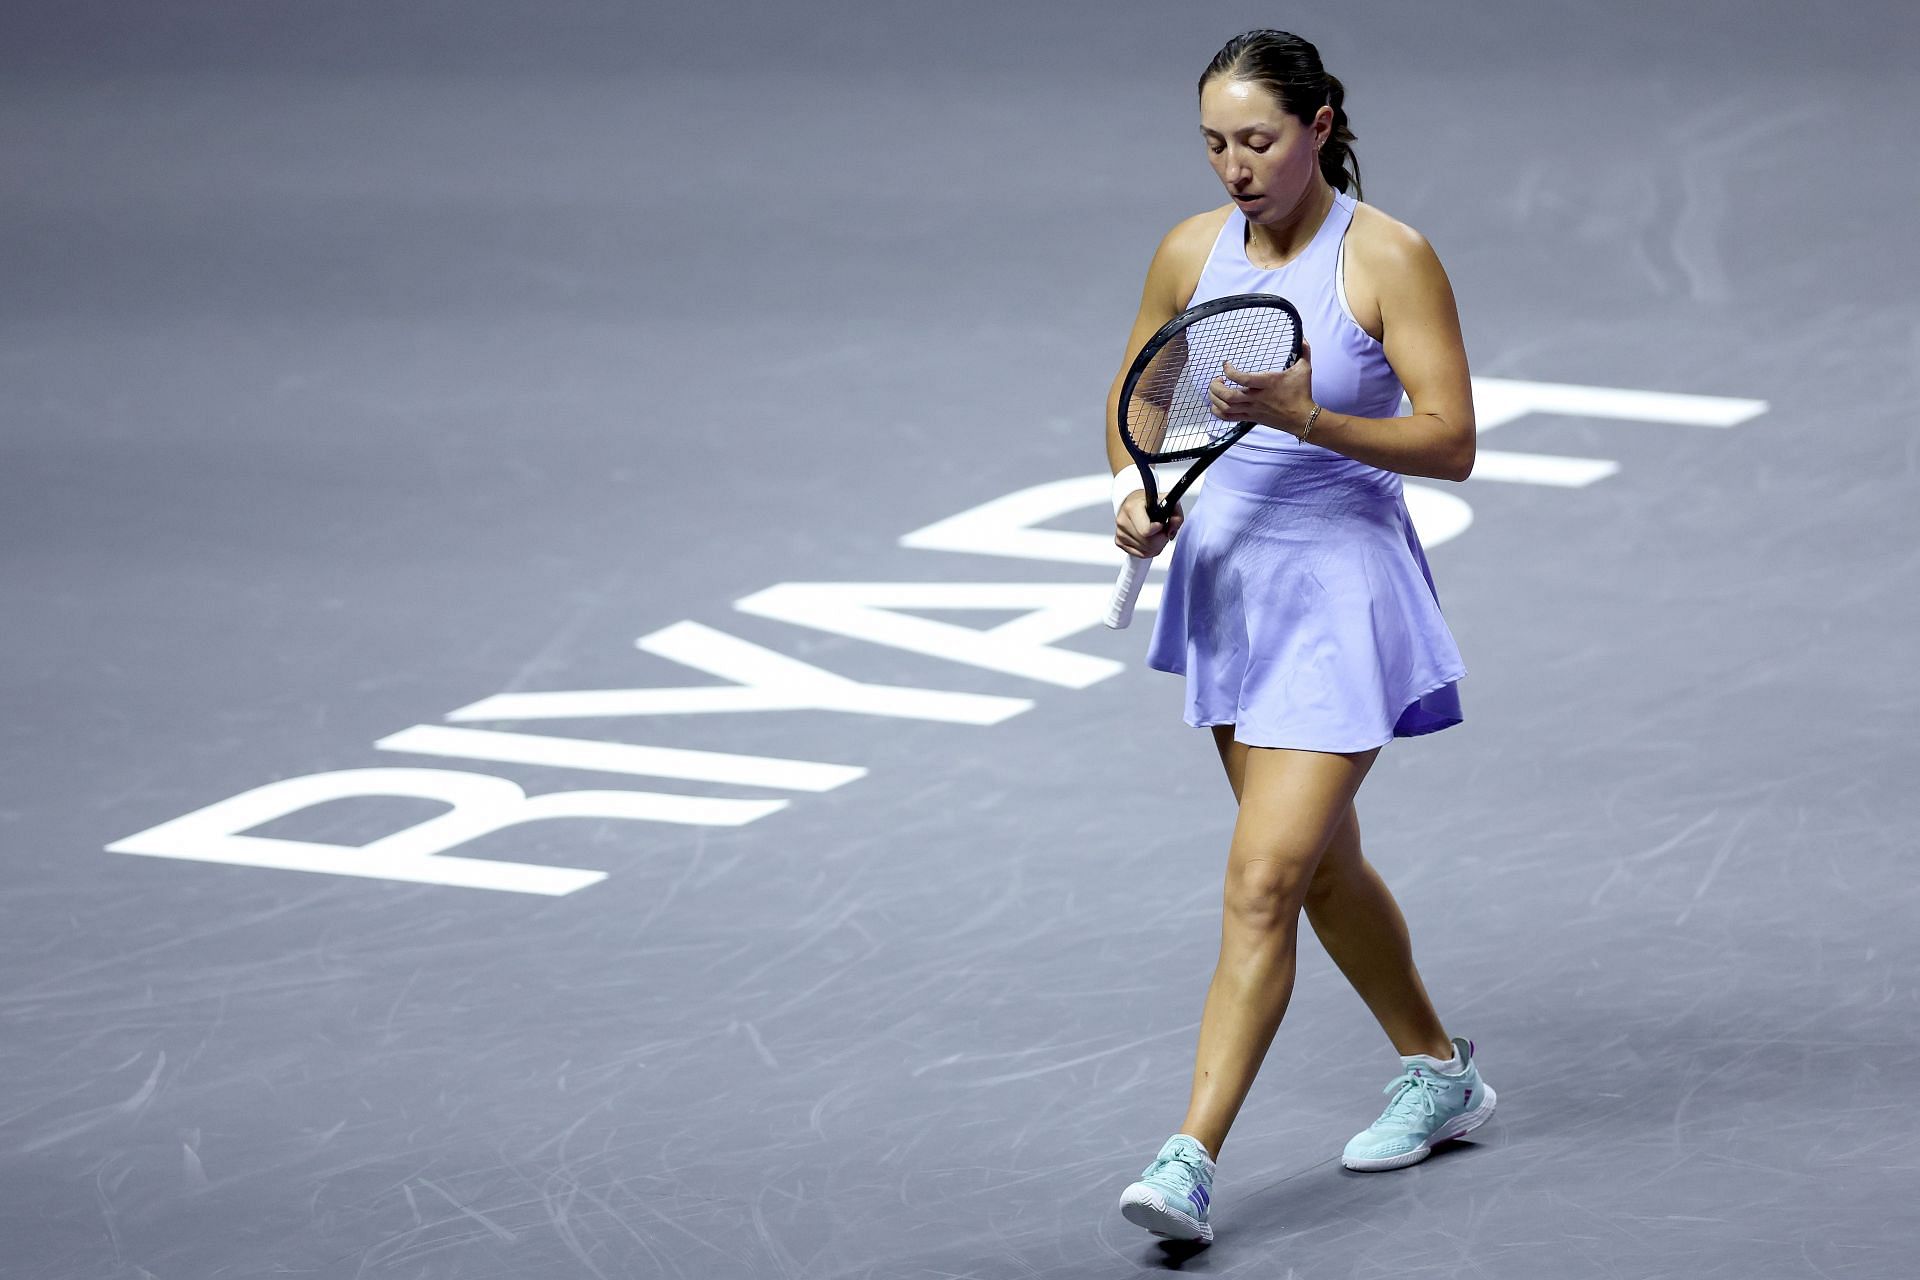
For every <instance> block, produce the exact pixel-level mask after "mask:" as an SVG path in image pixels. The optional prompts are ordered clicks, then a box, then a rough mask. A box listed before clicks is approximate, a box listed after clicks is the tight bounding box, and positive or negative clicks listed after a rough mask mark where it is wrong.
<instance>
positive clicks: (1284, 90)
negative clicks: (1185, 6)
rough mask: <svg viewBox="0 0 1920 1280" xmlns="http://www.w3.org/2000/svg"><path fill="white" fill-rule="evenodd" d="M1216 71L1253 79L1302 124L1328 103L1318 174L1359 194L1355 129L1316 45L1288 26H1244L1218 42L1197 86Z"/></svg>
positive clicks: (1339, 88)
mask: <svg viewBox="0 0 1920 1280" xmlns="http://www.w3.org/2000/svg"><path fill="white" fill-rule="evenodd" d="M1215 76H1227V77H1229V78H1230V79H1234V80H1245V81H1247V82H1248V83H1249V84H1257V85H1259V86H1261V87H1262V88H1264V89H1265V90H1266V91H1267V92H1269V93H1271V94H1272V95H1273V96H1274V98H1275V99H1276V100H1277V101H1278V102H1279V103H1280V105H1281V107H1282V108H1283V109H1284V110H1285V111H1286V112H1287V114H1288V115H1290V116H1292V117H1293V118H1294V119H1296V120H1298V121H1299V122H1300V123H1301V124H1311V123H1313V117H1314V113H1315V112H1317V111H1319V110H1320V108H1321V107H1323V106H1326V107H1332V108H1333V132H1332V134H1331V135H1329V136H1328V138H1327V141H1326V143H1325V144H1324V145H1323V146H1322V147H1321V148H1320V176H1321V177H1323V178H1325V179H1326V180H1327V183H1328V185H1330V186H1332V187H1333V188H1334V190H1336V191H1351V192H1352V193H1353V195H1354V197H1355V198H1356V199H1361V198H1364V197H1362V196H1361V195H1360V161H1359V159H1358V158H1357V157H1356V156H1355V155H1354V154H1353V147H1352V145H1351V144H1352V142H1353V139H1354V133H1353V130H1352V129H1349V128H1348V127H1347V112H1346V108H1345V107H1344V105H1342V104H1343V103H1344V102H1345V100H1346V96H1347V91H1346V89H1345V88H1344V87H1343V86H1342V85H1341V84H1340V82H1339V81H1338V80H1336V79H1334V78H1333V77H1332V76H1330V75H1328V74H1327V71H1326V68H1325V67H1323V66H1321V65H1320V51H1319V50H1318V49H1316V48H1314V47H1313V43H1312V41H1309V40H1303V39H1301V38H1300V37H1299V36H1297V35H1294V34H1293V33H1292V32H1291V31H1275V30H1273V29H1272V28H1270V27H1260V28H1258V29H1256V30H1253V31H1245V32H1242V33H1241V34H1239V35H1237V36H1235V37H1234V38H1233V39H1231V40H1229V41H1227V43H1226V44H1225V45H1223V46H1221V49H1220V52H1218V53H1216V54H1214V55H1213V61H1212V62H1209V63H1208V64H1207V69H1206V71H1204V72H1203V73H1201V76H1200V88H1201V89H1202V90H1204V89H1205V88H1206V87H1207V81H1209V80H1211V79H1213V78H1214V77H1215Z"/></svg>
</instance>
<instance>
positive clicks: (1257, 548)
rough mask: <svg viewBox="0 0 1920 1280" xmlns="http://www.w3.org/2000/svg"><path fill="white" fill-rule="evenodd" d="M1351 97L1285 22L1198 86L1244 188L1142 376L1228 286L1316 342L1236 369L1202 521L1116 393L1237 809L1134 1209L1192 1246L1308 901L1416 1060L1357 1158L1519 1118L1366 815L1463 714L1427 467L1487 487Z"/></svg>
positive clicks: (1449, 320) (1174, 269)
mask: <svg viewBox="0 0 1920 1280" xmlns="http://www.w3.org/2000/svg"><path fill="white" fill-rule="evenodd" d="M1344 97H1345V90H1344V89H1343V88H1342V87H1341V84H1340V82H1339V81H1338V80H1336V79H1334V78H1333V77H1332V76H1330V75H1328V74H1327V73H1326V71H1325V69H1324V68H1323V67H1322V66H1321V63H1320V53H1319V51H1318V50H1317V49H1316V48H1314V46H1313V45H1312V44H1310V43H1309V42H1307V41H1306V40H1303V39H1301V38H1300V37H1299V36H1296V35H1292V34H1289V33H1287V32H1284V31H1271V30H1258V31H1249V32H1247V33H1245V34H1244V35H1240V36H1236V37H1235V38H1234V39H1232V40H1230V41H1228V42H1227V44H1226V47H1224V48H1223V49H1221V50H1220V52H1219V53H1218V54H1217V55H1216V56H1215V57H1214V59H1213V61H1212V62H1211V63H1210V64H1209V65H1208V67H1207V69H1206V73H1205V74H1204V75H1202V76H1201V77H1200V134H1201V137H1202V139H1203V140H1204V141H1205V144H1206V148H1207V154H1208V157H1209V158H1210V160H1211V161H1212V164H1213V170H1214V173H1215V174H1216V175H1218V177H1219V179H1220V183H1221V185H1222V186H1223V187H1225V188H1226V192H1227V195H1228V196H1229V198H1230V199H1229V202H1228V203H1227V204H1226V205H1224V206H1222V207H1220V208H1216V209H1213V210H1211V211H1209V212H1206V213H1201V214H1196V215H1195V216H1193V217H1191V218H1188V219H1187V220H1186V221H1184V222H1182V223H1180V224H1179V225H1178V226H1176V227H1174V228H1173V230H1172V231H1170V232H1168V233H1167V236H1166V238H1165V239H1164V240H1162V241H1161V243H1160V247H1159V249H1158V251H1157V252H1156V253H1155V254H1154V258H1153V263H1152V265H1151V266H1150V267H1149V268H1148V271H1147V281H1146V288H1145V290H1144V293H1143V295H1142V297H1141V302H1140V314H1139V317H1138V318H1137V319H1136V320H1135V321H1134V325H1133V334H1132V337H1131V338H1130V339H1129V342H1128V348H1127V356H1128V359H1127V360H1123V361H1122V362H1121V369H1122V370H1123V371H1124V370H1125V368H1126V367H1127V365H1128V364H1129V363H1130V362H1131V358H1132V356H1133V354H1134V353H1135V352H1137V351H1139V350H1140V348H1141V347H1142V346H1143V345H1144V344H1145V343H1146V340H1147V339H1148V338H1149V337H1150V336H1151V335H1152V334H1153V332H1154V331H1155V330H1156V329H1158V328H1159V327H1160V326H1161V325H1162V324H1164V323H1165V322H1166V321H1167V320H1169V319H1171V318H1172V317H1173V316H1175V315H1177V314H1178V313H1180V312H1181V311H1183V310H1185V309H1186V308H1187V307H1189V306H1191V305H1193V304H1195V303H1198V302H1204V301H1206V300H1208V299H1211V298H1218V297H1224V296H1226V295H1229V294H1236V293H1274V294H1279V295H1281V296H1282V297H1285V298H1287V299H1288V300H1290V301H1291V302H1292V303H1293V304H1294V306H1295V307H1296V308H1297V309H1298V310H1299V312H1300V316H1301V321H1302V327H1303V330H1304V334H1303V337H1304V340H1305V341H1304V347H1303V350H1302V353H1301V358H1300V359H1299V361H1298V362H1297V363H1296V364H1294V365H1293V366H1292V367H1291V368H1289V369H1287V370H1286V371H1284V372H1281V373H1273V372H1263V371H1260V370H1251V369H1249V370H1240V369H1234V368H1231V367H1228V368H1226V369H1223V370H1222V371H1221V373H1222V376H1221V377H1219V378H1217V379H1215V380H1214V381H1213V382H1212V384H1211V387H1210V393H1211V398H1212V401H1211V409H1212V412H1213V413H1214V415H1215V416H1217V417H1219V418H1221V419H1223V420H1225V421H1229V422H1246V421H1252V422H1255V423H1258V424H1260V425H1258V426H1256V427H1255V428H1254V429H1253V430H1252V431H1250V432H1248V434H1247V435H1246V437H1245V438H1244V439H1242V440H1241V441H1240V442H1239V443H1238V444H1236V445H1234V446H1233V448H1232V449H1230V450H1229V451H1228V452H1227V453H1226V454H1225V455H1224V456H1222V457H1221V458H1220V459H1219V460H1218V461H1217V462H1215V463H1214V464H1213V468H1212V470H1210V471H1209V472H1208V473H1207V477H1206V487H1205V490H1204V495H1203V496H1202V497H1200V498H1198V499H1197V500H1196V501H1195V503H1194V508H1193V512H1192V515H1191V516H1185V515H1183V514H1182V513H1180V512H1177V511H1176V512H1174V513H1170V514H1169V516H1168V519H1167V521H1166V523H1165V525H1164V526H1163V525H1161V524H1158V523H1153V522H1150V521H1149V520H1148V518H1147V512H1146V500H1145V495H1144V494H1143V493H1141V492H1140V479H1139V473H1138V471H1137V469H1136V468H1135V467H1134V466H1133V465H1132V460H1131V458H1130V457H1129V456H1128V454H1127V452H1126V449H1125V447H1124V446H1123V445H1122V444H1121V442H1120V440H1119V438H1118V435H1117V432H1116V431H1115V430H1114V427H1113V424H1114V421H1115V417H1116V410H1117V408H1118V405H1117V403H1116V402H1117V400H1118V398H1119V394H1120V379H1115V381H1114V386H1113V391H1112V393H1111V394H1110V396H1109V401H1108V406H1107V423H1108V437H1107V457H1108V459H1109V461H1110V463H1111V465H1112V466H1113V467H1114V468H1115V471H1116V474H1115V476H1114V512H1115V517H1114V523H1115V537H1114V541H1115V542H1117V543H1118V544H1119V545H1120V547H1121V548H1122V549H1124V550H1126V551H1127V552H1129V553H1131V554H1133V555H1136V556H1152V555H1157V554H1158V553H1159V552H1160V551H1161V550H1162V549H1163V548H1164V547H1165V546H1166V544H1167V542H1168V540H1169V539H1172V540H1173V555H1172V561H1171V563H1170V564H1169V566H1168V575H1167V584H1166V595H1165V600H1164V603H1163V604H1162V605H1161V608H1160V611H1159V615H1158V618H1157V620H1156V623H1155V626H1154V632H1153V639H1152V642H1151V644H1150V646H1149V649H1148V657H1147V662H1148V664H1149V665H1150V666H1152V667H1155V668H1157V669H1158V670H1161V671H1169V672H1174V673H1176V674H1181V675H1184V676H1185V677H1186V680H1187V693H1186V711H1185V719H1186V721H1187V723H1188V724H1191V725H1196V726H1200V725H1204V726H1207V727H1208V728H1210V729H1211V730H1212V731H1213V736H1214V741H1215V743H1216V745H1217V746H1218V748H1219V752H1220V759H1221V762H1222V764H1223V765H1224V766H1225V768H1226V774H1227V780H1228V782H1229V783H1231V784H1232V787H1233V793H1234V797H1235V799H1236V800H1237V801H1238V803H1239V817H1238V819H1237V821H1236V823H1235V825H1234V830H1233V841H1232V845H1231V847H1230V849H1229V851H1228V855H1227V871H1226V893H1225V898H1226V901H1225V910H1224V912H1223V918H1222V923H1221V936H1220V957H1219V962H1218V965H1217V967H1216V968H1215V970H1214V974H1213V982H1212V985H1211V986H1210V987H1209V988H1208V990H1207V999H1206V1006H1205V1009H1204V1012H1203V1014H1202V1017H1201V1022H1200V1038H1199V1047H1198V1050H1197V1053H1196V1055H1195V1061H1194V1070H1193V1091H1192V1095H1191V1098H1190V1100H1189V1102H1188V1105H1187V1113H1186V1117H1185V1119H1184V1120H1183V1121H1182V1122H1181V1125H1180V1131H1179V1132H1178V1133H1176V1134H1174V1135H1173V1137H1171V1138H1169V1139H1168V1140H1167V1142H1166V1145H1165V1146H1163V1147H1162V1148H1161V1149H1160V1153H1159V1155H1157V1156H1156V1157H1154V1159H1153V1162H1152V1163H1151V1164H1149V1165H1148V1166H1147V1168H1146V1170H1145V1171H1144V1172H1143V1173H1142V1174H1141V1175H1140V1179H1139V1181H1137V1182H1135V1183H1134V1184H1133V1185H1131V1186H1129V1187H1128V1188H1127V1189H1126V1191H1125V1193H1124V1194H1123V1195H1122V1196H1121V1201H1120V1203H1121V1212H1122V1213H1123V1214H1124V1215H1125V1216H1126V1218H1127V1220H1128V1221H1130V1222H1134V1223H1137V1224H1139V1225H1140V1226H1143V1227H1145V1228H1147V1229H1148V1230H1149V1231H1152V1232H1154V1233H1155V1234H1157V1235H1161V1236H1166V1237H1169V1238H1173V1239H1182V1240H1202V1241H1205V1240H1211V1239H1212V1238H1213V1227H1212V1226H1211V1224H1210V1222H1209V1218H1208V1209H1209V1205H1210V1202H1211V1199H1212V1195H1213V1175H1214V1161H1215V1160H1216V1159H1218V1158H1219V1155H1220V1148H1221V1145H1222V1144H1223V1143H1224V1142H1225V1141H1226V1137H1227V1130H1228V1129H1229V1128H1230V1127H1231V1126H1232V1124H1233V1121H1234V1117H1235V1116H1236V1115H1237V1114H1238V1112H1239V1110H1240V1106H1241V1104H1242V1102H1244V1101H1245V1099H1246V1096H1247V1090H1248V1088H1249V1087H1250V1086H1251V1085H1252V1083H1253V1078H1254V1074H1255V1072H1256V1071H1258V1070H1259V1067H1260V1063H1261V1060H1262V1059H1263V1058H1264V1057H1265V1056H1266V1052H1267V1047H1268V1046H1269V1045H1270V1044H1271V1043H1272V1041H1273V1037H1274V1033H1275V1031H1276V1030H1278V1028H1279V1025H1280V1020H1281V1018H1282V1017H1283V1016H1284V1015H1285V1014H1286V1010H1287V1002H1288V1000H1289V998H1290V997H1291V996H1292V994H1293V979H1294V946H1295V941H1296V939H1297V937H1298V923H1299V917H1300V913H1301V911H1302V910H1303V909H1304V910H1305V912H1306V917H1307V920H1308V922H1309V923H1311V924H1312V925H1313V929H1314V932H1315V934H1317V935H1318V936H1319V939H1320V941H1321V943H1322V944H1323V945H1324V946H1325V947H1326V949H1327V953H1328V954H1329V955H1330V956H1332V957H1333V960H1334V962H1335V963H1336V964H1337V965H1339V967H1340V971H1341V972H1342V973H1343V974H1345V975H1346V977H1347V980H1348V981H1349V982H1351V983H1352V984H1353V987H1354V990H1356V991H1357V992H1359V994H1360V998H1361V999H1362V1000H1364V1001H1365V1002H1366V1004H1367V1007H1368V1008H1369V1009H1370V1010H1372V1011H1373V1014H1374V1016H1375V1017H1376V1018H1378V1019H1379V1021H1380V1026H1381V1028H1382V1029H1383V1030H1384V1031H1385V1032H1386V1034H1387V1039H1388V1040H1390V1041H1391V1042H1392V1043H1393V1047H1394V1049H1395V1051H1396V1052H1397V1053H1399V1055H1400V1062H1401V1066H1402V1070H1401V1073H1400V1074H1399V1075H1398V1076H1396V1077H1395V1078H1394V1079H1393V1081H1392V1082H1391V1083H1390V1084H1388V1085H1387V1088H1386V1093H1387V1094H1388V1095H1389V1098H1390V1101H1389V1103H1388V1105H1387V1108H1386V1110H1385V1112H1383V1113H1382V1114H1381V1116H1380V1118H1379V1119H1378V1120H1376V1121H1374V1122H1373V1124H1372V1125H1371V1126H1370V1127H1368V1128H1367V1129H1366V1130H1364V1131H1363V1132H1361V1133H1360V1134H1358V1135H1357V1136H1355V1137H1354V1139H1353V1140H1352V1141H1351V1142H1349V1143H1348V1144H1347V1146H1346V1150H1345V1152H1344V1153H1343V1155H1342V1157H1341V1159H1342V1162H1343V1163H1344V1164H1345V1165H1346V1167H1347V1168H1349V1169H1362V1170H1379V1169H1397V1168H1400V1167H1402V1166H1405V1165H1409V1164H1413V1163H1415V1162H1417V1161H1419V1160H1422V1159H1425V1158H1426V1156H1427V1155H1428V1153H1429V1152H1430V1151H1431V1150H1432V1148H1433V1145H1434V1144H1435V1143H1437V1142H1441V1141H1444V1140H1446V1139H1448V1138H1453V1137H1457V1136H1459V1135H1461V1134H1463V1133H1466V1132H1468V1131H1469V1130H1471V1129H1473V1128H1475V1127H1477V1126H1479V1125H1480V1124H1482V1123H1484V1122H1485V1121H1486V1120H1487V1118H1488V1117H1489V1116H1491V1115H1492V1114H1493V1108H1494V1092H1493V1090H1492V1089H1490V1088H1488V1087H1487V1085H1486V1084H1485V1083H1484V1082H1483V1081H1482V1080H1481V1078H1480V1074H1479V1070H1478V1068H1477V1067H1476V1065H1475V1063H1474V1060H1473V1058H1474V1048H1473V1044H1472V1043H1471V1042H1470V1041H1468V1040H1465V1039H1459V1038H1453V1037H1450V1036H1449V1034H1448V1032H1447V1028H1446V1027H1445V1026H1444V1025H1443V1024H1442V1023H1441V1021H1440V1016H1439V1014H1438V1013H1436V1012H1435V1011H1434V1007H1433V1004H1432V1002H1431V1001H1430V1000H1429V998H1428V996H1427V991H1426V988H1425V986H1424V984H1423V983H1422V982H1421V980H1420V973H1419V971H1418V970H1417V969H1416V968H1415V967H1414V963H1413V955H1412V950H1411V944H1410V942H1409V940H1408V934H1407V925H1406V921H1405V919H1404V918H1403V917H1402V916H1401V913H1400V908H1399V906H1398V904H1397V903H1395V901H1394V899H1393V895H1392V894H1391V893H1390V892H1389V891H1388V889H1387V886H1386V885H1385V883H1383V882H1382V880H1381V878H1380V876H1379V874H1378V873H1377V872H1376V871H1375V870H1374V868H1373V867H1372V866H1371V865H1370V864H1369V863H1368V862H1367V860H1366V858H1365V857H1364V856H1363V855H1362V853H1361V851H1360V825H1359V819H1358V816H1357V815H1356V813H1355V811H1354V803H1353V802H1354V796H1355V794H1356V793H1357V792H1358V790H1359V787H1360V783H1361V781H1362V780H1363V779H1364V778H1365V777H1366V775H1367V770H1368V769H1369V768H1370V767H1371V766H1372V764H1373V761H1374V758H1375V757H1376V756H1377V755H1378V754H1379V751H1380V748H1381V747H1382V746H1384V745H1386V744H1387V743H1388V742H1390V741H1392V740H1393V739H1394V738H1396V737H1410V736H1413V735H1416V734H1423V733H1432V732H1434V731H1435V730H1438V729H1444V728H1447V727H1448V726H1450V725H1455V724H1458V723H1460V719H1461V713H1460V700H1459V695H1458V691H1457V688H1456V682H1457V681H1458V680H1459V679H1460V678H1461V677H1462V676H1464V675H1465V674H1466V668H1465V667H1464V666H1463V665H1462V663H1461V660H1460V653H1459V650H1458V649H1457V648H1456V647H1455V645H1454V640H1453V636H1452V634H1451V633H1450V632H1449V630H1448V629H1447V624H1446V622H1445V620H1444V619H1443V618H1442V617H1441V613H1440V604H1439V599H1438V596H1437V594H1436V592H1435V590H1434V586H1433V578H1432V575H1431V573H1430V572H1429V570H1428V567H1427V560H1426V555H1425V553H1424V552H1423V551H1422V549H1421V546H1420V540H1419V538H1418V536H1417V535H1416V534H1415V532H1414V528H1413V523H1412V520H1411V519H1410V517H1409V516H1408V513H1407V505H1406V500H1405V498H1404V497H1403V494H1402V489H1401V476H1403V475H1411V476H1430V477H1434V478H1437V479H1443V480H1464V479H1466V477H1467V475H1468V473H1469V472H1470V471H1471V470H1472V469H1473V460H1474V422H1473V399H1472V394H1471V389H1470V385H1469V382H1468V376H1467V357H1466V351H1465V348H1464V346H1463V344H1462V342H1461V337H1460V323H1459V318H1458V316H1457V314H1456V312H1455V308H1454V300H1453V291H1452V288H1451V286H1450V285H1449V284H1448V282H1447V276H1446V273H1445V271H1443V270H1442V269H1441V266H1440V262H1439V259H1438V258H1437V257H1436V256H1435V255H1434V251H1433V249H1432V247H1431V246H1429V245H1428V243H1427V241H1426V240H1425V238H1423V237H1422V236H1421V235H1420V234H1419V233H1418V232H1416V231H1414V230H1413V229H1411V228H1409V227H1407V226H1405V225H1403V224H1401V223H1399V222H1396V221H1395V220H1394V219H1392V218H1390V217H1388V216H1387V215H1386V214H1384V213H1381V212H1379V211H1378V210H1376V209H1374V208H1373V207H1372V206H1370V205H1366V204H1362V203H1361V202H1360V199H1359V196H1360V179H1359V166H1358V163H1357V162H1355V161H1354V159H1353V153H1352V151H1351V150H1350V148H1349V143H1350V142H1351V141H1352V140H1353V137H1354V135H1353V133H1352V131H1351V130H1350V129H1349V128H1348V127H1347V115H1346V111H1345V109H1344V107H1343V105H1342V102H1343V99H1344ZM1403 391H1404V392H1405V393H1406V396H1407V398H1408V400H1409V401H1410V404H1411V409H1412V412H1411V413H1408V414H1404V415H1403V414H1401V412H1400V403H1401V393H1402V392H1403ZM1183 520H1184V527H1182V523H1183ZM1176 533H1177V534H1178V537H1175V534H1176Z"/></svg>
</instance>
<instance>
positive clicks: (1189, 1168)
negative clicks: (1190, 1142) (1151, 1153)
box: [1140, 1147, 1206, 1187]
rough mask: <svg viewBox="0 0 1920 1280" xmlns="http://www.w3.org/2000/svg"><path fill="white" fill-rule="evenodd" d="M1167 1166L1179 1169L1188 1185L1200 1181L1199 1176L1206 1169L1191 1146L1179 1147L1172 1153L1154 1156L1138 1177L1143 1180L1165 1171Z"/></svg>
mask: <svg viewBox="0 0 1920 1280" xmlns="http://www.w3.org/2000/svg"><path fill="white" fill-rule="evenodd" d="M1169 1166H1172V1167H1175V1168H1177V1169H1178V1170H1179V1172H1180V1174H1181V1175H1182V1177H1183V1178H1184V1181H1185V1183H1186V1185H1187V1186H1189V1187H1191V1186H1193V1185H1195V1184H1196V1183H1198V1182H1199V1181H1200V1176H1201V1174H1202V1173H1204V1172H1205V1169H1206V1166H1204V1165H1202V1164H1201V1163H1200V1158H1199V1157H1198V1156H1196V1155H1195V1154H1194V1153H1193V1149H1192V1148H1191V1147H1181V1148H1179V1149H1178V1150H1176V1151H1175V1152H1174V1153H1173V1154H1172V1155H1165V1156H1155V1157H1154V1158H1153V1163H1152V1164H1150V1165H1148V1166H1147V1171H1146V1172H1145V1173H1143V1174H1141V1175H1140V1178H1141V1180H1142V1181H1145V1180H1146V1179H1148V1178H1152V1177H1154V1176H1155V1175H1157V1174H1159V1173H1162V1172H1165V1171H1166V1170H1167V1169H1168V1168H1169Z"/></svg>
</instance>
